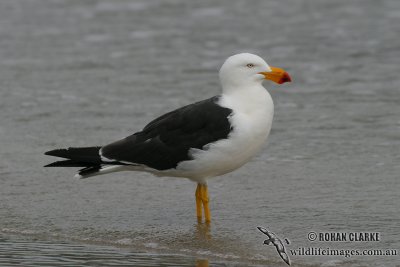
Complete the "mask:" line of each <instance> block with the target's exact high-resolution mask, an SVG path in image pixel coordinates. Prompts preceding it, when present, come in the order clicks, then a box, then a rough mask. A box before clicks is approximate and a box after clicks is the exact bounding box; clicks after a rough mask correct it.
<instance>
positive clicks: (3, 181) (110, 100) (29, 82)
mask: <svg viewBox="0 0 400 267" xmlns="http://www.w3.org/2000/svg"><path fill="white" fill-rule="evenodd" d="M399 25H400V1H397V0H379V1H377V0H353V1H348V0H332V1H312V0H297V1H290V0H273V1H261V0H260V1H235V0H229V1H228V0H226V1H218V2H216V1H211V0H206V1H201V2H200V1H185V0H162V1H161V0H153V1H144V0H142V1H128V0H125V1H123V0H113V1H111V0H109V1H106V0H87V1H74V0H72V1H67V0H29V1H23V0H3V1H1V2H0V111H1V115H0V119H1V121H0V146H1V149H0V158H1V161H0V264H2V265H4V266H11V265H18V266H21V265H23V266H44V265H46V264H47V265H51V266H78V265H82V266H83V265H85V266H88V265H95V266H110V265H114V266H121V265H126V266H150V265H151V266H195V265H196V264H197V265H198V266H206V265H208V264H209V265H210V266H268V265H269V266H286V264H285V263H284V262H283V261H282V260H281V259H280V258H279V256H278V254H277V253H276V251H275V248H274V247H270V246H264V245H263V240H264V239H265V236H263V235H262V234H261V233H260V232H258V230H257V229H256V226H263V227H266V228H268V229H270V230H271V231H273V232H275V233H276V234H277V235H278V236H280V237H282V238H288V239H289V240H290V241H291V244H290V245H287V246H286V248H287V249H297V248H299V247H323V248H326V247H329V248H332V249H335V248H336V249H360V250H362V249H384V250H386V249H399V247H400V242H399V240H400V227H399V220H400V215H399V209H400V204H399V201H398V199H399V192H400V186H399V183H398V179H399V174H400V165H399V160H400V155H399V151H400V150H399V145H400V117H399V114H400V105H399V104H400V94H399V93H400V76H399V73H400V64H399V63H400V61H399V58H400V38H399V36H400V27H399ZM239 52H251V53H255V54H258V55H260V56H261V57H263V58H264V59H265V60H266V61H267V62H268V63H269V64H270V65H272V66H277V67H282V68H284V69H286V70H287V71H288V72H289V73H290V75H291V77H292V80H293V82H292V83H291V84H285V85H284V86H275V85H273V84H271V83H265V87H266V88H267V89H268V90H269V92H270V93H271V95H272V97H273V99H274V102H275V119H274V123H273V126H272V132H271V135H270V137H269V140H268V144H267V146H266V148H265V149H264V150H263V152H262V153H261V154H260V155H259V156H258V157H257V158H255V159H254V160H253V161H252V162H250V163H248V164H247V165H245V166H244V167H242V168H241V169H239V170H238V171H236V172H234V173H231V174H228V175H225V176H223V177H217V178H215V179H213V180H210V182H209V190H210V196H211V211H212V213H213V222H212V225H211V227H207V226H205V225H197V222H196V218H195V208H194V190H195V184H193V183H192V182H190V181H187V180H184V179H178V178H165V179H164V178H157V177H153V176H151V175H149V174H143V173H117V174H112V175H105V176H100V177H96V178H93V179H87V180H80V181H79V180H76V179H73V178H72V177H73V174H74V171H75V170H74V169H45V168H42V166H43V165H45V164H47V163H49V162H50V161H51V160H52V159H51V158H48V157H45V156H44V155H43V153H44V152H45V151H47V150H50V149H54V148H58V147H68V146H92V145H102V144H107V143H109V142H112V141H114V140H117V139H119V138H123V137H125V136H127V135H129V134H131V133H133V132H135V131H138V130H140V129H141V128H142V127H144V126H145V124H146V123H147V122H149V121H150V120H151V119H153V118H155V117H156V116H159V115H161V114H163V113H165V112H167V111H170V110H173V109H175V108H178V107H180V106H182V105H186V104H189V103H191V102H193V101H197V100H201V99H204V98H207V97H211V96H213V95H216V94H219V92H220V87H219V81H218V70H219V68H220V66H221V65H222V63H223V62H224V60H225V59H226V58H227V57H228V56H231V55H233V54H235V53H239ZM310 231H315V232H354V231H356V232H380V234H381V241H380V242H360V243H354V242H353V243H351V242H339V243H338V242H333V243H330V242H310V241H309V240H307V233H308V232H310ZM290 257H291V260H292V265H293V266H339V265H340V266H394V265H395V264H396V263H397V264H398V262H399V256H387V257H383V256H381V257H378V256H368V257H367V256H364V257H361V256H358V257H356V256H354V257H350V258H345V257H343V256H325V257H314V256H308V257H306V256H303V257H302V256H290Z"/></svg>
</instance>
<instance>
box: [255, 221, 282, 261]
mask: <svg viewBox="0 0 400 267" xmlns="http://www.w3.org/2000/svg"><path fill="white" fill-rule="evenodd" d="M257 229H258V230H260V232H262V233H263V234H265V235H266V236H268V239H266V240H264V244H266V245H271V244H272V245H274V246H275V248H276V251H278V254H279V256H281V258H282V260H284V261H285V262H286V263H287V264H288V265H290V259H289V256H288V254H287V253H286V249H285V246H284V245H283V243H282V241H281V240H280V239H279V237H278V236H277V235H276V234H274V233H273V232H271V231H268V230H267V229H265V228H263V227H260V226H257ZM285 240H286V242H287V243H288V244H289V242H288V240H287V239H285Z"/></svg>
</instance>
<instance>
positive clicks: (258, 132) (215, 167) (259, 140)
mask: <svg viewBox="0 0 400 267" xmlns="http://www.w3.org/2000/svg"><path fill="white" fill-rule="evenodd" d="M243 91H244V90H243ZM244 92H245V93H243V92H237V93H234V94H230V95H222V97H221V99H220V102H219V104H220V105H221V106H223V107H227V108H230V109H232V110H233V114H232V115H231V117H230V118H229V121H230V123H231V125H232V126H233V131H232V132H231V134H230V135H229V137H228V139H223V140H220V141H218V142H215V143H213V144H210V145H208V147H205V150H199V149H192V150H191V153H192V157H193V159H194V160H190V161H184V162H181V163H180V164H179V165H178V166H177V168H176V170H177V173H176V176H182V177H187V178H190V179H192V180H194V181H197V182H202V181H204V180H205V179H206V178H209V177H214V176H219V175H222V174H225V173H228V172H231V171H233V170H235V169H237V168H239V167H240V166H242V165H243V164H245V163H246V162H248V161H249V160H250V159H251V157H253V156H254V155H255V154H257V152H258V151H259V150H260V149H261V148H262V145H263V144H264V143H265V141H266V139H267V137H268V134H269V131H270V129H271V124H272V118H273V113H274V106H273V102H272V99H271V96H270V95H269V93H268V92H267V91H266V90H265V89H264V88H263V87H262V86H259V88H251V89H248V90H246V91H244ZM203 149H204V148H203ZM178 173H179V174H178Z"/></svg>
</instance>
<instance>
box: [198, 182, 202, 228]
mask: <svg viewBox="0 0 400 267" xmlns="http://www.w3.org/2000/svg"><path fill="white" fill-rule="evenodd" d="M196 214H197V221H198V222H199V223H201V220H202V219H203V212H202V206H201V184H197V188H196Z"/></svg>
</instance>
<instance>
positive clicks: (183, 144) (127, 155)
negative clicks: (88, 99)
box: [101, 96, 232, 170]
mask: <svg viewBox="0 0 400 267" xmlns="http://www.w3.org/2000/svg"><path fill="white" fill-rule="evenodd" d="M218 99H219V97H218V96H216V97H213V98H210V99H206V100H203V101H200V102H197V103H194V104H191V105H188V106H184V107H182V108H179V109H177V110H174V111H172V112H169V113H167V114H164V115H162V116H161V117H159V118H157V119H155V120H153V121H152V122H150V123H149V124H148V125H147V126H146V127H145V128H144V129H143V130H142V131H141V132H137V133H135V134H133V135H131V136H128V137H126V138H124V139H122V140H120V141H117V142H114V143H112V144H109V145H106V146H104V147H102V148H101V154H102V156H103V157H106V158H107V159H110V160H113V161H121V162H124V163H132V164H144V165H146V166H148V167H151V168H153V169H157V170H167V169H171V168H175V167H176V166H177V165H178V163H179V162H181V161H185V160H190V159H191V158H190V155H189V154H188V152H189V149H190V148H197V149H203V147H204V146H205V145H207V144H209V143H212V142H215V141H218V140H220V139H225V138H227V137H228V135H229V133H230V132H231V125H230V123H229V120H228V117H229V116H230V114H231V113H232V110H231V109H229V108H224V107H221V106H220V105H218V104H217V103H216V102H217V101H218Z"/></svg>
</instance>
